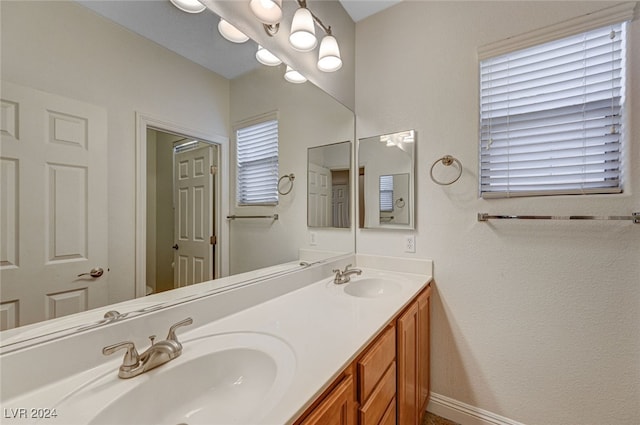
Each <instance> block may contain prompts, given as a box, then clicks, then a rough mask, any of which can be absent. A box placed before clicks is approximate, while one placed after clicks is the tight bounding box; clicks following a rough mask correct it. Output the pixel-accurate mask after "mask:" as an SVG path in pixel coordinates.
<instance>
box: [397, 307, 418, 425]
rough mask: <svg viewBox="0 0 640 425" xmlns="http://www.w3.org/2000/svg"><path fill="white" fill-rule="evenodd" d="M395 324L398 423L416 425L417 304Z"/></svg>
mask: <svg viewBox="0 0 640 425" xmlns="http://www.w3.org/2000/svg"><path fill="white" fill-rule="evenodd" d="M397 323H398V328H397V344H398V352H397V362H398V393H397V397H398V398H397V409H398V423H399V424H402V425H417V421H418V408H419V406H418V388H417V364H418V362H417V359H418V303H417V302H414V303H413V304H411V306H410V307H409V308H408V309H407V310H406V311H405V312H404V313H403V314H402V315H401V316H400V317H399V318H398V322H397Z"/></svg>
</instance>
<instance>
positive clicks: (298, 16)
mask: <svg viewBox="0 0 640 425" xmlns="http://www.w3.org/2000/svg"><path fill="white" fill-rule="evenodd" d="M289 43H291V46H293V48H294V49H296V50H297V51H299V52H310V51H311V50H313V49H314V48H315V47H316V45H317V44H318V40H317V39H316V28H315V25H314V23H313V16H312V15H311V12H310V11H309V9H306V8H304V7H301V8H299V9H298V10H296V13H295V15H293V21H292V22H291V35H289Z"/></svg>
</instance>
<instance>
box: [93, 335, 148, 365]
mask: <svg viewBox="0 0 640 425" xmlns="http://www.w3.org/2000/svg"><path fill="white" fill-rule="evenodd" d="M122 348H126V349H127V352H126V353H125V355H124V359H122V366H121V367H124V368H127V367H134V366H137V365H138V363H140V355H139V354H138V350H136V346H135V344H134V343H133V342H131V341H123V342H118V343H117V344H113V345H107V346H106V347H104V348H103V349H102V354H104V355H105V356H109V355H111V354H113V353H115V352H116V351H118V350H120V349H122Z"/></svg>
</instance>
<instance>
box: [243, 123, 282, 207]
mask: <svg viewBox="0 0 640 425" xmlns="http://www.w3.org/2000/svg"><path fill="white" fill-rule="evenodd" d="M270 121H275V123H276V151H275V154H274V155H272V156H271V157H270V158H275V167H274V168H273V169H272V170H271V171H272V173H273V176H272V177H271V178H270V183H271V184H272V186H270V188H269V190H268V192H269V193H266V194H265V196H272V199H273V200H271V201H255V202H250V201H248V200H247V199H246V197H244V196H243V195H242V190H243V184H242V183H241V178H242V168H243V166H242V164H243V163H242V162H241V158H240V141H239V137H238V132H239V131H242V130H244V129H248V128H250V127H254V126H259V125H261V124H265V123H268V122H270ZM233 137H234V142H235V143H234V145H235V146H234V147H235V169H236V173H235V198H236V202H235V204H236V206H238V207H246V206H277V205H278V203H279V193H278V172H279V166H280V154H279V151H280V120H279V116H278V112H277V111H273V112H268V113H265V114H262V115H258V116H255V117H251V118H248V119H245V120H242V121H239V122H237V123H236V124H235V125H234V126H233ZM246 162H247V161H245V162H244V163H246Z"/></svg>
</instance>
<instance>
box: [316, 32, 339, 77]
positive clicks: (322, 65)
mask: <svg viewBox="0 0 640 425" xmlns="http://www.w3.org/2000/svg"><path fill="white" fill-rule="evenodd" d="M340 68H342V59H340V48H339V47H338V41H337V40H336V38H335V37H334V36H332V35H325V36H324V38H323V39H322V42H321V43H320V53H319V54H318V69H319V70H320V71H324V72H334V71H337V70H339V69H340Z"/></svg>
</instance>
